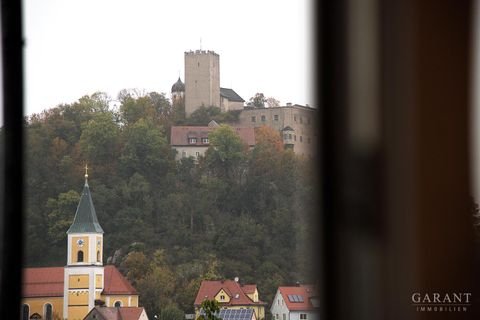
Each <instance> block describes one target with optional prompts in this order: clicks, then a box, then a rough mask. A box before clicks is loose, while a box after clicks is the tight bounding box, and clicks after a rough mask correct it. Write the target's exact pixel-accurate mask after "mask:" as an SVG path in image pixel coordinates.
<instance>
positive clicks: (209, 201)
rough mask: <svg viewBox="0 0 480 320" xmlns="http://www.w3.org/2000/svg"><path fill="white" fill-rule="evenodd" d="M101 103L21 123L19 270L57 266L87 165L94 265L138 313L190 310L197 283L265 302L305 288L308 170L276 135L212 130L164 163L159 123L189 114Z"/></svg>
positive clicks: (311, 177) (67, 107) (311, 232)
mask: <svg viewBox="0 0 480 320" xmlns="http://www.w3.org/2000/svg"><path fill="white" fill-rule="evenodd" d="M109 104H110V103H109V97H107V96H106V95H105V94H103V93H95V94H93V95H91V96H85V97H82V98H80V99H79V100H78V101H77V102H75V103H72V104H64V105H59V106H57V107H55V108H51V109H48V110H46V111H44V112H42V113H40V114H34V115H32V116H29V117H28V118H26V119H25V126H26V137H27V141H26V143H27V148H26V150H25V155H26V159H27V162H26V169H27V176H26V185H27V199H26V207H25V208H26V214H27V219H26V225H25V233H26V248H25V266H29V267H31V266H63V265H65V263H66V252H67V251H66V250H67V248H66V244H67V241H66V233H65V232H66V231H67V229H68V227H69V226H70V224H71V223H72V221H73V218H74V214H75V210H76V206H77V204H78V200H79V197H80V193H81V190H82V187H83V184H84V171H85V169H84V167H85V163H88V167H89V172H88V173H89V185H90V189H91V192H92V198H93V202H94V205H95V208H96V212H97V215H98V219H99V221H100V224H101V226H102V228H103V229H104V231H105V234H104V244H105V247H104V262H105V263H109V264H115V265H117V266H118V267H119V269H120V270H121V271H122V272H123V273H124V274H125V275H126V276H127V277H128V279H129V280H130V281H131V282H132V284H133V285H134V286H135V287H136V288H137V290H138V291H139V292H140V303H141V304H142V305H143V306H145V308H146V309H147V312H148V313H149V314H160V312H161V311H162V310H164V311H165V312H167V311H168V312H169V313H172V312H173V313H175V310H177V309H179V310H181V311H183V312H186V313H191V312H192V311H193V301H194V298H195V295H196V292H197V289H198V287H199V284H200V282H201V280H202V279H218V278H230V279H233V278H234V277H236V276H238V277H239V278H240V281H241V282H242V283H256V284H257V285H258V289H259V292H260V299H262V300H264V301H266V302H268V303H270V302H271V299H272V298H273V295H274V294H275V291H276V288H277V286H278V285H287V284H294V283H295V282H297V281H301V282H314V281H315V279H314V278H312V276H313V273H312V270H314V267H315V266H314V264H313V259H312V254H313V252H312V250H314V248H313V245H314V244H316V238H315V237H316V232H315V228H316V227H317V223H316V222H315V218H316V217H317V216H318V214H319V213H318V212H316V203H315V201H316V191H315V188H316V186H315V177H316V175H315V174H314V172H313V171H312V170H311V166H310V164H309V163H308V160H305V159H300V158H297V157H296V156H295V155H294V154H293V153H292V152H291V151H286V150H284V149H283V146H282V142H281V138H280V135H279V134H278V132H276V131H274V130H273V129H269V128H266V127H264V128H260V129H258V130H257V131H256V138H257V144H256V146H255V148H254V149H253V150H249V149H248V148H247V147H246V146H244V145H243V144H242V142H241V140H240V139H239V138H238V136H236V135H235V134H234V132H233V131H232V130H231V129H230V128H229V127H228V126H223V125H222V126H220V127H219V128H218V129H216V130H215V131H214V132H213V133H211V134H210V137H209V139H210V143H211V146H210V148H209V150H208V151H207V153H206V155H205V157H203V158H201V159H200V160H199V161H198V163H195V161H194V160H193V159H191V158H189V159H184V160H182V161H179V162H176V161H175V159H174V156H175V154H174V151H173V150H172V149H171V148H170V146H169V143H168V134H169V131H170V127H171V126H172V125H174V124H176V123H189V121H188V120H189V119H182V118H181V114H182V112H181V110H180V111H179V110H177V109H176V108H175V107H172V106H171V104H170V102H169V101H168V99H166V98H165V95H164V94H159V93H156V92H152V93H148V94H138V92H135V91H126V90H124V91H122V92H121V93H120V94H119V97H118V106H117V107H116V108H115V109H112V108H110V107H109ZM179 115H180V116H179ZM202 116H204V115H202ZM216 117H217V118H216V119H217V120H221V119H230V120H231V118H232V117H228V116H223V117H222V116H220V115H218V114H217V115H216ZM233 118H234V117H233ZM198 121H199V120H198V118H197V119H196V120H195V121H191V122H194V123H198ZM172 310H173V311H172ZM177 311H178V310H177ZM177 313H178V312H177ZM180 314H181V313H180Z"/></svg>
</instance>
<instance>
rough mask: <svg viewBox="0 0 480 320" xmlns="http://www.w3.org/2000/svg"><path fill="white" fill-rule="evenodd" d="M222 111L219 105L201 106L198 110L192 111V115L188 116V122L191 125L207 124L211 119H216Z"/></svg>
mask: <svg viewBox="0 0 480 320" xmlns="http://www.w3.org/2000/svg"><path fill="white" fill-rule="evenodd" d="M220 113H221V110H220V108H219V107H214V106H210V107H205V106H203V105H202V106H200V107H199V108H198V109H197V110H195V111H194V112H192V114H191V115H190V117H188V118H187V123H188V124H189V125H191V126H193V125H196V126H206V125H207V124H208V123H209V122H210V121H212V120H214V118H215V117H217V116H218V115H219V114H220Z"/></svg>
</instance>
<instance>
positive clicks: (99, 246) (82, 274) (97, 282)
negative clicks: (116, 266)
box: [63, 166, 104, 320]
mask: <svg viewBox="0 0 480 320" xmlns="http://www.w3.org/2000/svg"><path fill="white" fill-rule="evenodd" d="M67 241H68V250H67V265H66V266H65V272H64V301H63V317H64V318H68V319H69V320H75V319H80V320H81V319H83V318H84V317H85V315H86V314H87V313H88V312H89V311H90V310H91V309H92V308H93V307H94V306H95V300H96V299H100V295H101V293H102V291H103V288H104V267H103V229H102V227H101V226H100V224H99V222H98V219H97V214H96V212H95V207H94V206H93V201H92V197H91V195H90V189H89V186H88V167H87V166H85V185H84V187H83V191H82V195H81V198H80V202H79V204H78V207H77V211H76V213H75V218H74V220H73V223H72V225H71V226H70V228H69V229H68V231H67Z"/></svg>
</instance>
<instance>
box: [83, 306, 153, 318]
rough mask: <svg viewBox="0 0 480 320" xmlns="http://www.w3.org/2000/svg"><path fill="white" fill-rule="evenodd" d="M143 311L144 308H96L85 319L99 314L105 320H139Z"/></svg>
mask: <svg viewBox="0 0 480 320" xmlns="http://www.w3.org/2000/svg"><path fill="white" fill-rule="evenodd" d="M143 310H144V309H143V307H120V308H116V307H99V306H96V307H95V308H93V309H92V310H91V311H90V312H89V313H88V314H87V316H86V317H85V318H87V319H89V318H90V317H91V314H92V313H93V314H94V315H98V314H99V315H100V317H101V319H103V320H138V319H139V318H140V315H141V314H142V312H143ZM89 316H90V317H89ZM97 317H98V316H97Z"/></svg>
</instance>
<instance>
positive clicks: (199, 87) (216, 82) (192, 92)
mask: <svg viewBox="0 0 480 320" xmlns="http://www.w3.org/2000/svg"><path fill="white" fill-rule="evenodd" d="M202 105H204V106H205V107H209V106H216V107H220V56H219V55H218V54H216V53H215V52H213V51H210V50H208V51H205V50H196V51H189V52H185V113H186V115H187V116H189V115H191V114H192V112H194V111H195V110H196V109H198V108H199V107H200V106H202Z"/></svg>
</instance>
